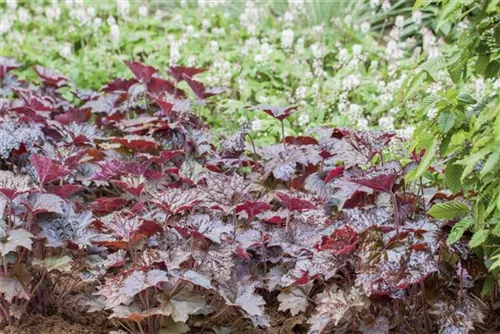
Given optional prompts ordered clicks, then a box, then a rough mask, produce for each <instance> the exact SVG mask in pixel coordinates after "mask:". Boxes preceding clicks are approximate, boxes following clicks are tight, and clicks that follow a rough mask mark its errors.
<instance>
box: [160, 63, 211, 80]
mask: <svg viewBox="0 0 500 334" xmlns="http://www.w3.org/2000/svg"><path fill="white" fill-rule="evenodd" d="M205 71H206V69H204V68H195V67H183V66H170V67H169V68H168V74H170V75H171V76H172V77H174V79H175V80H176V81H177V82H180V81H182V80H184V76H187V77H188V78H192V77H194V76H195V75H196V74H200V73H203V72H205Z"/></svg>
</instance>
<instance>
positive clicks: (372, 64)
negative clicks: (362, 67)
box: [370, 60, 378, 69]
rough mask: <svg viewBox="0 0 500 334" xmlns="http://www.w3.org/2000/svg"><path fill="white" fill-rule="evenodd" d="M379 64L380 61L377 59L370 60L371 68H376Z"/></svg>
mask: <svg viewBox="0 0 500 334" xmlns="http://www.w3.org/2000/svg"><path fill="white" fill-rule="evenodd" d="M377 66H378V61H376V60H372V61H371V62H370V68H371V69H376V68H377Z"/></svg>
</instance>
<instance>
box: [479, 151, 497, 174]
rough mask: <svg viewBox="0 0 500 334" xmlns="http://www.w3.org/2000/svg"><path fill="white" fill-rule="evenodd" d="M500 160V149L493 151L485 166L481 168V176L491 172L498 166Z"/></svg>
mask: <svg viewBox="0 0 500 334" xmlns="http://www.w3.org/2000/svg"><path fill="white" fill-rule="evenodd" d="M499 160H500V151H496V152H494V153H492V154H491V155H490V156H489V157H488V159H487V160H486V162H485V163H484V166H483V168H482V169H481V177H484V176H485V175H486V174H488V173H489V172H491V171H492V170H493V169H494V168H495V167H497V168H498V166H499V165H498V163H499Z"/></svg>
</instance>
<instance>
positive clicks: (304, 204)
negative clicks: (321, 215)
mask: <svg viewBox="0 0 500 334" xmlns="http://www.w3.org/2000/svg"><path fill="white" fill-rule="evenodd" d="M276 196H278V198H279V199H280V200H281V201H282V202H283V205H284V206H285V208H287V209H288V210H289V211H303V210H314V209H316V206H315V205H314V204H313V203H312V202H310V201H308V200H306V199H303V198H300V197H294V196H290V195H288V194H285V193H283V192H277V193H276Z"/></svg>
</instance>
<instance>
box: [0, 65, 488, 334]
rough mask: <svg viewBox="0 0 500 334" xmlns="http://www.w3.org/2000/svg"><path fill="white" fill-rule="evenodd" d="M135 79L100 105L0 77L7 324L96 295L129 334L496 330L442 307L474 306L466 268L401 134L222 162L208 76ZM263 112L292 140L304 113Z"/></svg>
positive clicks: (138, 73) (250, 153) (342, 132)
mask: <svg viewBox="0 0 500 334" xmlns="http://www.w3.org/2000/svg"><path fill="white" fill-rule="evenodd" d="M126 65H127V66H128V67H129V68H130V69H131V71H132V73H133V75H134V78H131V79H130V78H129V79H127V78H118V79H116V80H114V81H112V82H110V83H109V84H107V85H106V86H105V87H103V88H102V89H101V91H99V92H82V91H78V90H77V89H75V88H74V87H73V86H72V84H71V83H70V82H68V81H67V79H66V78H65V77H64V76H62V75H60V74H57V73H55V72H53V71H50V70H47V69H41V68H38V67H37V68H36V72H37V73H38V74H39V76H40V82H41V86H39V87H37V86H33V85H29V84H28V83H25V82H23V81H20V80H18V79H17V78H16V77H15V76H14V75H13V74H11V72H10V71H11V70H13V69H15V68H16V67H17V66H19V65H18V64H17V63H16V62H15V61H13V60H5V61H3V62H2V65H1V66H0V75H1V77H2V84H3V87H2V92H3V94H4V99H3V100H2V104H1V109H0V117H1V123H0V165H1V166H2V171H0V193H1V194H2V195H1V196H0V255H1V266H0V267H1V268H0V316H1V318H2V319H3V321H4V322H6V323H15V322H16V321H18V320H19V319H22V318H23V317H25V316H26V314H27V313H28V312H37V313H41V314H47V312H48V310H47V306H48V303H56V302H57V301H55V300H51V299H50V298H49V297H50V296H51V295H56V296H58V297H61V296H73V297H74V296H76V295H78V294H82V292H81V290H79V291H80V292H77V291H75V290H74V289H73V288H74V287H75V286H77V285H78V284H82V283H84V284H86V285H87V287H89V288H87V289H85V292H83V294H84V295H85V299H84V300H87V301H88V302H87V307H88V309H87V311H88V312H106V313H107V314H108V315H109V317H110V318H113V319H116V320H117V321H119V322H120V324H121V326H122V328H125V329H127V330H128V331H130V332H131V333H138V332H140V333H159V332H160V331H161V329H162V328H168V329H169V330H170V331H172V332H175V331H177V332H185V331H187V330H189V328H192V329H195V328H203V327H205V328H207V326H212V325H214V323H215V321H217V319H218V318H219V316H220V315H221V314H222V313H224V312H230V311H231V312H238V313H239V314H241V316H242V317H243V318H244V319H246V320H245V321H247V322H248V324H249V325H253V326H256V327H262V328H266V327H270V326H271V324H272V321H273V319H272V318H271V313H270V312H269V309H270V308H272V307H273V305H278V306H277V308H278V311H279V312H282V314H283V315H284V316H293V317H296V316H299V315H300V318H297V319H298V320H297V322H296V326H298V327H297V330H299V331H302V332H307V331H309V332H310V333H320V332H324V331H328V329H332V328H333V327H337V326H348V327H346V328H351V329H353V330H354V331H361V332H364V333H373V331H372V330H374V328H377V331H376V332H377V333H388V331H389V328H397V330H398V331H401V332H404V331H407V332H408V331H412V328H411V327H408V326H411V323H410V324H408V322H405V321H402V320H401V319H403V318H405V317H406V319H407V318H408V317H411V316H414V317H419V319H426V320H423V321H425V323H426V324H425V326H428V329H429V330H431V328H432V329H434V330H436V331H437V330H443V328H444V329H445V330H446V328H452V327H453V328H457V329H458V330H459V332H461V333H462V332H465V331H467V330H469V329H470V326H471V324H472V323H473V322H474V321H479V320H478V319H481V318H482V317H480V316H478V313H477V312H476V313H474V312H472V311H471V310H472V309H473V308H474V307H476V309H479V308H478V307H477V306H474V305H477V301H476V300H475V299H474V298H470V297H468V295H467V294H462V296H463V297H462V298H461V299H460V301H458V300H457V301H456V302H453V303H449V304H446V305H445V304H442V303H443V302H444V301H446V300H449V299H447V298H448V296H456V291H458V289H459V288H460V289H462V290H463V289H464V287H463V285H462V284H459V282H462V281H461V280H460V281H459V280H458V278H456V275H455V272H454V269H453V265H454V263H452V262H450V263H448V267H449V268H448V267H446V268H444V269H442V270H438V266H439V264H440V263H439V259H445V258H449V257H450V254H451V255H453V254H454V253H455V252H458V251H457V250H455V249H452V248H449V249H448V248H447V247H446V246H445V244H444V243H443V240H445V239H444V238H445V237H446V236H445V235H444V230H443V229H442V228H443V226H442V225H441V224H440V223H439V222H438V221H435V220H433V219H432V218H430V217H428V216H427V215H426V214H425V207H424V200H425V201H429V199H427V198H426V199H424V198H423V197H422V195H423V194H422V193H420V194H419V193H416V192H413V190H412V189H407V188H405V187H404V183H403V177H404V175H405V171H406V170H407V169H408V166H402V165H401V163H400V162H397V161H390V159H389V161H387V160H388V159H387V157H390V156H391V155H390V154H387V152H388V151H387V145H388V144H389V143H390V142H391V141H397V140H398V139H397V138H396V137H394V135H393V134H392V133H385V132H376V131H365V132H358V131H351V130H346V129H339V128H326V127H325V128H318V129H315V131H313V132H312V133H311V136H300V137H290V136H289V137H285V135H284V133H283V136H282V138H281V142H280V143H277V144H274V145H270V146H267V147H261V148H256V147H255V146H254V145H253V142H252V141H251V137H250V136H249V134H250V132H251V129H249V128H246V127H244V128H242V129H241V131H239V132H238V133H236V134H234V135H230V136H227V137H226V138H223V140H222V142H221V144H216V142H215V141H214V139H213V138H212V137H213V136H212V134H211V132H210V129H209V128H208V127H207V126H206V125H205V124H204V123H203V122H202V120H201V119H200V118H199V116H197V115H196V114H195V113H193V108H194V105H195V104H199V103H200V101H204V100H205V99H207V98H209V97H210V96H213V95H214V94H217V93H219V92H221V90H219V89H217V90H215V89H210V88H207V87H205V86H204V84H203V83H201V81H198V80H195V79H193V76H195V75H199V74H201V73H203V72H204V71H205V69H196V68H184V67H171V68H170V69H168V73H169V74H170V75H171V76H172V78H173V80H168V79H166V78H163V77H161V75H160V74H161V72H162V71H161V70H160V69H156V68H153V67H151V66H147V65H144V64H142V63H140V62H138V61H133V62H126ZM7 76H8V77H10V79H9V80H5V78H6V77H7ZM183 82H185V83H187V85H188V87H189V88H191V90H193V92H194V94H195V96H196V99H195V100H191V99H189V98H187V94H185V93H184V91H182V90H181V89H180V88H178V85H180V84H182V83H183ZM61 89H66V90H69V91H70V92H72V93H73V95H74V96H75V97H76V98H77V102H76V103H75V104H73V103H71V102H70V101H68V100H67V99H66V98H65V97H64V96H63V94H62V93H61V92H60V90H61ZM252 108H253V109H256V110H261V111H264V112H266V113H268V114H269V115H271V116H272V117H274V118H276V119H277V120H278V121H279V122H281V125H283V121H284V120H285V119H286V118H287V117H289V116H290V115H291V114H292V112H294V111H298V108H297V107H295V106H294V107H287V108H280V107H273V106H257V107H252ZM430 201H439V198H434V199H431V200H430ZM457 249H458V248H457ZM444 255H447V256H444ZM462 255H463V250H462ZM441 261H444V260H441ZM450 268H451V269H450ZM430 276H432V279H429V277H430ZM63 281H64V282H65V284H61V282H63ZM428 281H429V283H427V282H428ZM68 282H69V283H68ZM427 284H432V285H433V286H434V287H439V289H440V290H439V291H440V292H439V293H438V294H435V295H434V296H433V297H428V296H427V295H426V293H425V290H424V288H425V285H427ZM462 290H461V291H462ZM59 299H60V298H59ZM438 301H439V303H441V304H437V302H438ZM434 304H436V307H440V308H441V309H446V310H447V312H448V313H447V314H452V312H453V311H454V310H455V311H456V312H461V313H460V314H461V315H462V318H461V319H462V320H463V322H460V321H462V320H460V321H458V320H457V321H455V322H453V321H452V320H450V321H443V319H441V318H440V317H441V316H440V315H439V314H437V315H435V314H434V313H432V312H430V311H429V310H430V309H431V306H432V305H434ZM396 307H397V309H398V311H397V312H392V309H393V308H396ZM416 310H421V311H418V312H423V315H422V313H418V312H417V311H416ZM417 313H418V314H417ZM450 319H451V317H450ZM448 330H452V329H448Z"/></svg>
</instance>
